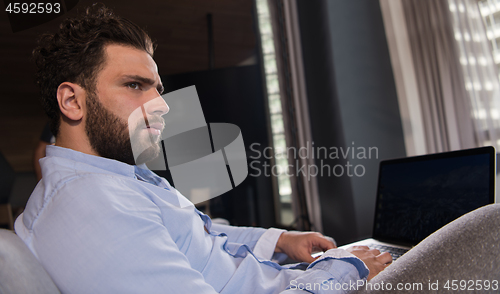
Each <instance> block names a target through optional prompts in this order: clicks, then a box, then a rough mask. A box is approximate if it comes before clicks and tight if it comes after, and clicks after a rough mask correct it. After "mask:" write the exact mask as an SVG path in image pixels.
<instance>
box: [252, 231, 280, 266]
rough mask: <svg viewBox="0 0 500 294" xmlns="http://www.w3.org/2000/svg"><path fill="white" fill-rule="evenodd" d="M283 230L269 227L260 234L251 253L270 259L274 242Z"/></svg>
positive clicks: (274, 245) (276, 241) (274, 246)
mask: <svg viewBox="0 0 500 294" xmlns="http://www.w3.org/2000/svg"><path fill="white" fill-rule="evenodd" d="M283 232H286V231H285V230H281V229H275V228H270V229H268V230H267V231H266V232H265V233H264V234H262V236H260V238H259V241H257V244H256V245H255V248H254V249H253V253H254V254H255V256H256V257H258V258H259V259H265V260H271V258H272V257H273V254H274V250H275V249H276V243H278V239H279V238H280V236H281V234H283Z"/></svg>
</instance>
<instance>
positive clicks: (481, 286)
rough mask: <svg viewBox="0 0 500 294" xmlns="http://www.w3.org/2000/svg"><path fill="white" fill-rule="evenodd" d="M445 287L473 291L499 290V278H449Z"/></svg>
mask: <svg viewBox="0 0 500 294" xmlns="http://www.w3.org/2000/svg"><path fill="white" fill-rule="evenodd" d="M444 288H445V289H447V290H453V291H457V290H462V291H464V290H467V291H468V290H471V291H481V290H485V291H488V290H493V291H496V290H498V281H497V280H492V281H489V280H447V281H446V283H445V284H444Z"/></svg>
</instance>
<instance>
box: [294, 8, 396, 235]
mask: <svg viewBox="0 0 500 294" xmlns="http://www.w3.org/2000/svg"><path fill="white" fill-rule="evenodd" d="M297 5H298V11H299V22H300V33H301V40H302V49H303V58H304V65H305V71H306V84H307V95H308V101H309V110H310V116H311V128H312V136H313V141H314V145H315V146H316V147H319V146H324V147H327V148H330V147H337V148H338V150H342V151H344V152H350V153H348V157H347V158H346V159H343V158H342V157H343V156H342V153H340V154H339V156H340V157H341V158H340V159H330V158H325V159H319V158H318V159H316V164H317V165H318V166H321V164H323V165H328V166H330V167H334V166H335V165H342V166H343V167H344V173H343V174H342V175H339V174H340V172H339V171H340V169H337V175H339V176H335V175H334V174H333V173H331V174H330V175H327V174H326V173H324V174H323V175H322V176H318V178H317V179H318V186H319V193H320V200H321V207H322V219H323V228H324V231H325V234H327V235H331V236H333V237H335V238H336V239H337V241H338V242H339V243H340V244H343V243H347V242H349V241H352V240H355V239H359V238H362V237H366V236H369V235H371V232H372V225H373V213H374V208H375V196H376V195H375V194H376V185H377V175H378V163H379V160H380V159H385V158H395V157H404V156H405V146H404V137H403V131H402V126H401V119H400V114H399V106H398V101H397V95H396V88H395V83H394V77H393V73H392V68H391V62H390V56H389V50H388V46H387V41H386V37H385V31H384V25H383V20H382V14H381V10H380V6H379V2H378V1H373V0H350V1H343V0H322V1H305V0H297ZM347 148H349V149H347ZM370 148H371V149H370ZM363 150H364V151H365V153H363ZM369 150H371V151H372V152H371V153H370V152H368V151H369ZM353 157H354V158H353ZM368 157H371V158H368ZM347 165H350V167H349V168H350V170H351V172H350V175H349V173H348V171H347V169H348V167H347ZM356 166H357V168H356V171H357V174H358V175H359V176H358V175H356V173H354V168H355V167H356Z"/></svg>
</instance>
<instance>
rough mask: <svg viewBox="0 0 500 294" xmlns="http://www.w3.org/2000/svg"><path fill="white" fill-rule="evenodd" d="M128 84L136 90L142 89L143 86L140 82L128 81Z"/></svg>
mask: <svg viewBox="0 0 500 294" xmlns="http://www.w3.org/2000/svg"><path fill="white" fill-rule="evenodd" d="M127 86H128V87H129V88H130V89H134V90H140V89H141V87H140V85H139V84H138V83H128V84H127Z"/></svg>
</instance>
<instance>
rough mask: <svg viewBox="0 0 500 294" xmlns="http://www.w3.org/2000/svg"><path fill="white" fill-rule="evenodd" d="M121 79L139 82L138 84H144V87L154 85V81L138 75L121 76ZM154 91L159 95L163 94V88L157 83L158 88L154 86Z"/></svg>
mask: <svg viewBox="0 0 500 294" xmlns="http://www.w3.org/2000/svg"><path fill="white" fill-rule="evenodd" d="M123 78H124V79H130V80H136V81H139V82H141V83H143V84H146V85H154V84H155V80H153V79H150V78H146V77H143V76H139V75H125V76H123ZM156 90H157V91H158V93H160V95H161V94H162V93H163V91H164V88H163V84H162V83H161V82H159V83H158V86H156Z"/></svg>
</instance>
